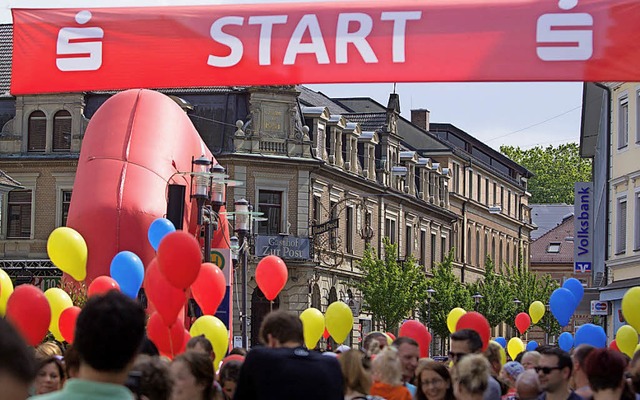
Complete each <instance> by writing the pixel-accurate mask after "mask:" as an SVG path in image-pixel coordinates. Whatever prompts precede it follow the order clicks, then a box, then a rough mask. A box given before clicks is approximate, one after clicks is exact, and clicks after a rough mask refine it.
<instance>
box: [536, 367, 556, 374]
mask: <svg viewBox="0 0 640 400" xmlns="http://www.w3.org/2000/svg"><path fill="white" fill-rule="evenodd" d="M534 369H535V370H536V372H542V373H543V374H545V375H549V374H550V373H551V371H553V370H554V369H562V367H535V368H534Z"/></svg>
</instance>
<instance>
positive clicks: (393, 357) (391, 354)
mask: <svg viewBox="0 0 640 400" xmlns="http://www.w3.org/2000/svg"><path fill="white" fill-rule="evenodd" d="M372 375H373V381H374V383H373V385H372V386H371V391H370V393H371V394H372V395H376V396H381V397H384V398H385V399H387V400H411V393H410V392H409V389H407V388H406V387H405V386H404V385H403V384H402V364H401V363H400V358H398V350H396V348H394V347H393V346H387V347H386V348H385V349H384V350H382V352H380V353H379V354H378V355H377V356H376V358H375V359H374V360H373V374H372Z"/></svg>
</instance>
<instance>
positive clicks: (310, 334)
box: [300, 307, 324, 350]
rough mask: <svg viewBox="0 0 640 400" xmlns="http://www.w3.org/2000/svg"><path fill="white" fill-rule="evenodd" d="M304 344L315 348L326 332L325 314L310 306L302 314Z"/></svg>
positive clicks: (309, 347)
mask: <svg viewBox="0 0 640 400" xmlns="http://www.w3.org/2000/svg"><path fill="white" fill-rule="evenodd" d="M300 319H301V320H302V331H303V333H304V344H305V345H306V346H307V348H308V349H311V350H313V349H314V348H315V347H316V344H317V343H318V340H320V338H321V337H322V334H323V333H324V315H322V313H321V312H320V310H318V309H317V308H313V307H309V308H307V309H306V310H304V311H303V312H302V314H300Z"/></svg>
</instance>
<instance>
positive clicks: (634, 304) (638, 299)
mask: <svg viewBox="0 0 640 400" xmlns="http://www.w3.org/2000/svg"><path fill="white" fill-rule="evenodd" d="M638 304H640V287H638V286H636V287H632V288H631V289H629V290H627V293H625V294H624V296H623V297H622V315H624V319H625V321H627V323H628V324H629V325H631V326H632V327H633V328H634V329H635V330H636V332H638V331H640V307H638ZM617 342H618V340H617V339H616V343H617ZM620 350H622V348H620Z"/></svg>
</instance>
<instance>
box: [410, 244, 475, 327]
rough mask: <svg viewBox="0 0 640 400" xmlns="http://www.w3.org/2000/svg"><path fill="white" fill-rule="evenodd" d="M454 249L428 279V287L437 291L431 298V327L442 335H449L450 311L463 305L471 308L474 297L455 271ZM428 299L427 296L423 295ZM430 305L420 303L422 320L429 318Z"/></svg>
mask: <svg viewBox="0 0 640 400" xmlns="http://www.w3.org/2000/svg"><path fill="white" fill-rule="evenodd" d="M453 260H454V250H453V249H452V250H451V251H450V252H449V254H448V255H447V256H446V257H445V258H444V259H443V260H442V262H441V263H439V264H437V265H436V266H435V267H434V268H433V278H430V279H427V287H430V288H432V289H434V290H435V291H436V292H435V293H434V295H433V297H432V298H431V329H432V331H433V332H434V333H435V334H436V335H438V336H440V337H447V336H449V328H447V316H448V315H449V312H450V311H451V310H452V309H454V308H456V307H462V308H465V309H469V308H470V307H471V304H472V298H471V295H470V294H469V291H468V290H467V288H466V287H465V286H464V285H463V284H462V283H461V282H460V279H459V278H458V277H457V276H456V275H455V274H454V273H453ZM423 298H424V299H425V300H426V296H425V297H423ZM428 314H429V307H428V303H427V301H423V302H421V303H420V318H421V319H422V321H425V322H426V321H427V320H428Z"/></svg>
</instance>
